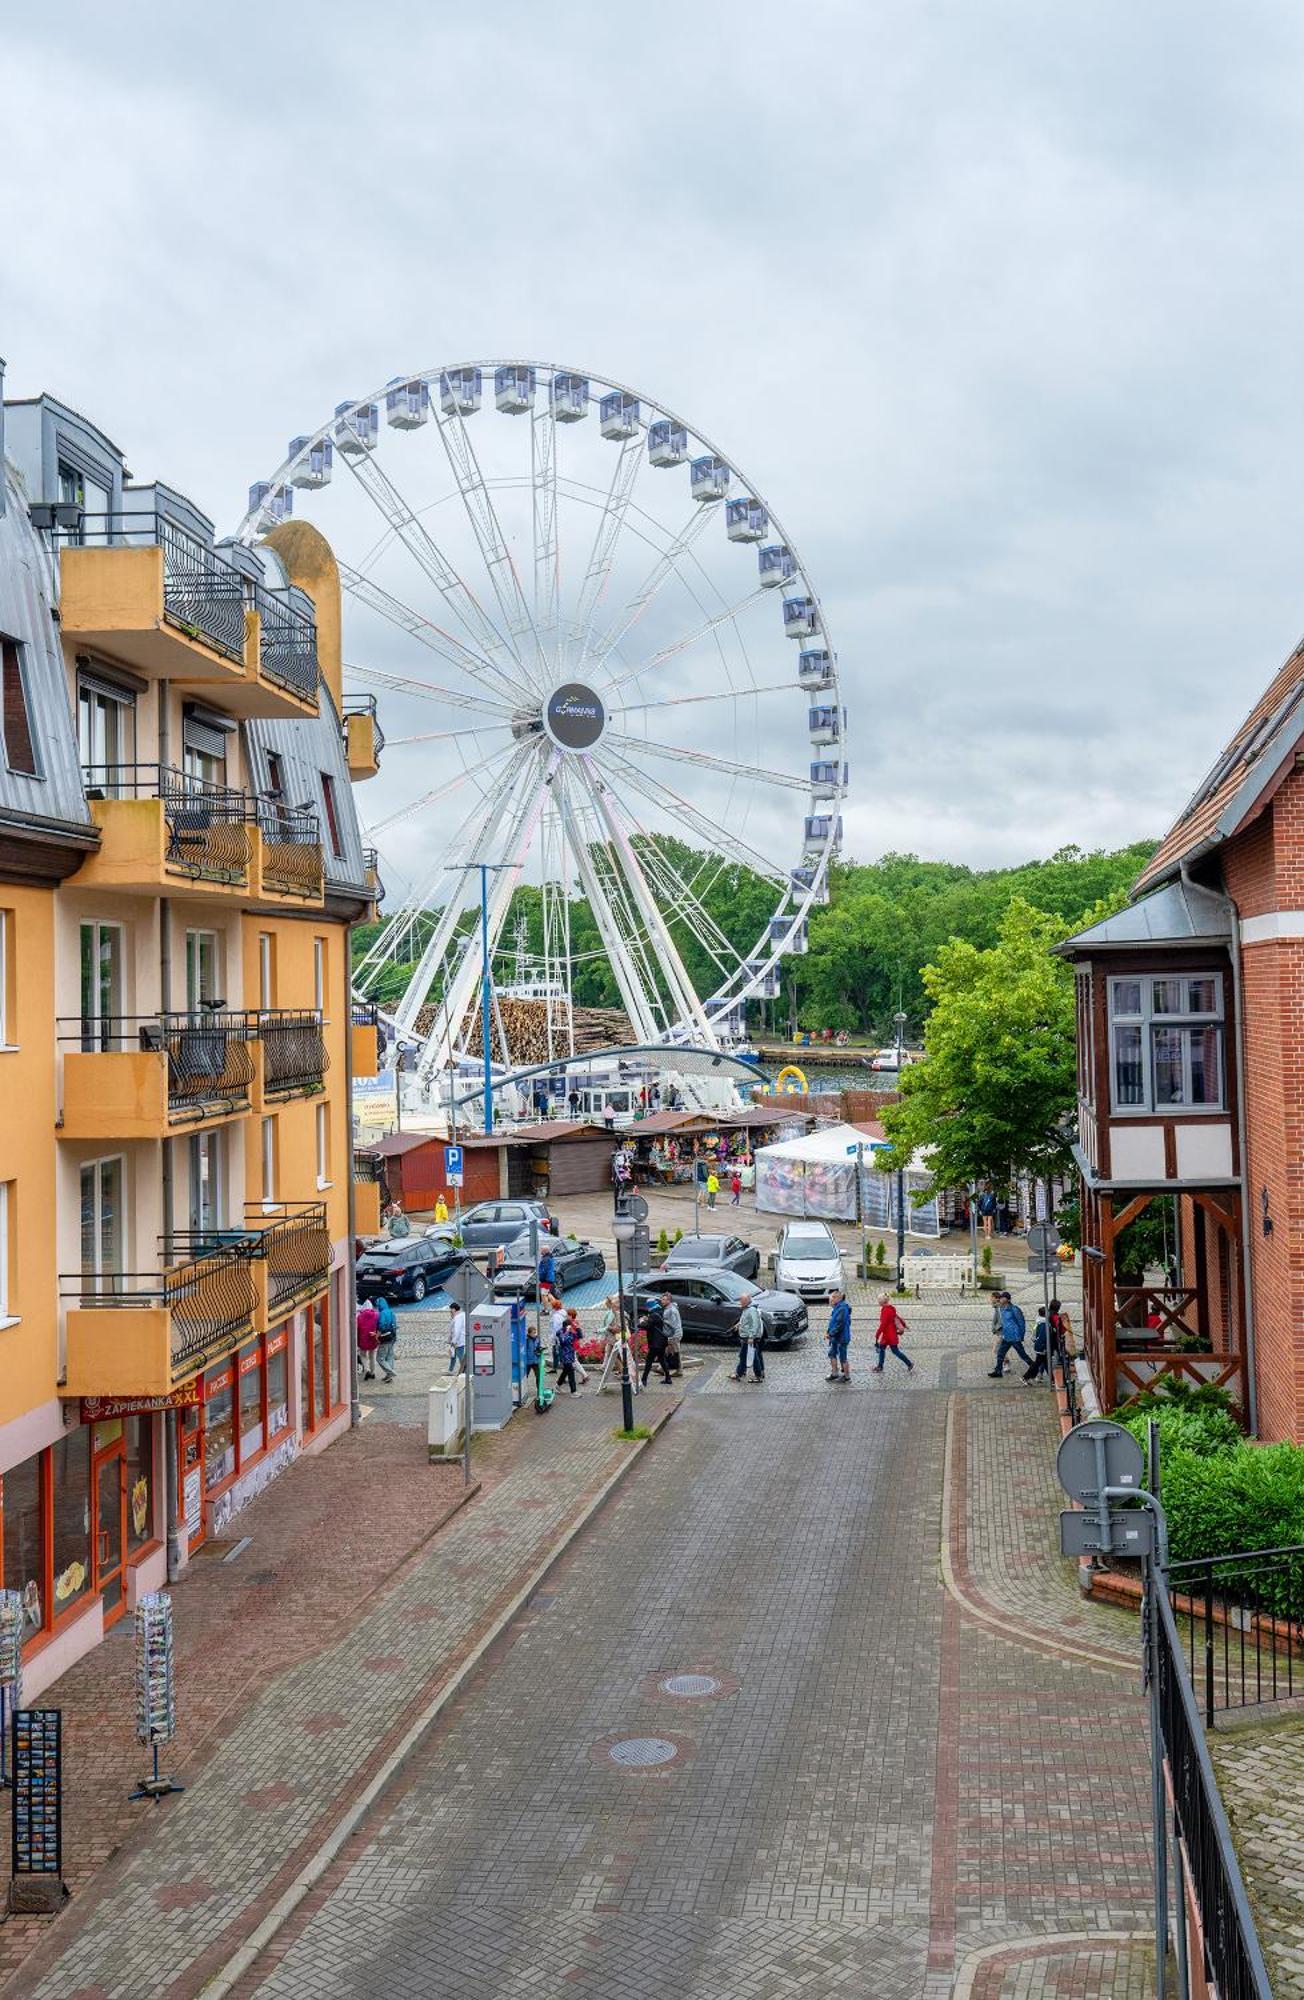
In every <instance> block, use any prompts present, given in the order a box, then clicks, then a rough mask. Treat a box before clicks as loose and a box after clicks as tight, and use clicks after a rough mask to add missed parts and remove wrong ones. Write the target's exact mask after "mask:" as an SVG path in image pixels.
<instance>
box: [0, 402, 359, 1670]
mask: <svg viewBox="0 0 1304 2000" xmlns="http://www.w3.org/2000/svg"><path fill="white" fill-rule="evenodd" d="M2 407H3V433H2V436H0V442H2V443H3V453H2V454H0V456H2V457H3V462H4V486H3V507H2V509H0V655H2V657H0V738H2V742H0V751H2V753H3V754H2V755H0V1100H2V1101H3V1103H4V1104H5V1106H6V1109H7V1114H8V1115H7V1116H6V1117H5V1118H3V1119H0V1572H2V1576H3V1584H4V1586H5V1588H7V1589H11V1590H16V1591H18V1592H20V1593H21V1594H22V1598H23V1603H24V1607H25V1613H26V1621H27V1639H26V1645H25V1654H24V1679H25V1691H26V1693H27V1695H28V1696H29V1697H30V1696H31V1695H34V1694H36V1693H39V1691H40V1689H41V1688H42V1687H44V1686H46V1685H48V1684H49V1682H50V1681H51V1680H53V1679H54V1678H55V1677H56V1676H57V1675H58V1674H59V1673H61V1672H63V1671H64V1669H65V1668H66V1667H67V1666H68V1665H70V1664H71V1662H72V1661H73V1660H75V1659H76V1658H78V1657H79V1656H80V1655H81V1654H82V1653H84V1652H85V1651H87V1650H88V1649H89V1648H90V1647H91V1646H93V1645H95V1644H96V1643H97V1642H98V1640H99V1639H100V1637H101V1636H102V1634H103V1632H104V1630H105V1629H106V1628H107V1627H108V1626H110V1625H111V1624H112V1623H113V1622H114V1621H115V1620H116V1619H117V1618H119V1617H121V1616H122V1615H123V1613H124V1612H125V1611H126V1610H128V1609H129V1608H130V1606H131V1605H132V1604H133V1603H134V1601H135V1599H136V1597H137V1595H138V1594H139V1593H140V1592H141V1591H144V1590H151V1589H156V1588H158V1587H159V1586H160V1585H161V1584H162V1583H163V1582H164V1581H165V1579H166V1578H168V1577H169V1576H171V1577H175V1576H176V1575H178V1574H179V1573H180V1571H181V1570H182V1569H184V1567H185V1564H186V1563H187V1561H188V1560H189V1558H190V1556H191V1555H193V1553H194V1552H195V1550H196V1549H198V1548H199V1547H200V1546H201V1545H202V1543H203V1542H204V1540H205V1539H206V1538H207V1537H209V1536H212V1535H215V1534H217V1533H219V1532H220V1531H221V1530H222V1529H223V1528H224V1527H225V1526H226V1524H227V1522H228V1521H229V1520H230V1519H231V1517H232V1516H233V1515H234V1514H235V1513H236V1512H237V1511H238V1510H239V1508H240V1507H241V1506H243V1505H244V1504H245V1503H246V1502H247V1501H248V1500H249V1499H250V1498H251V1497H252V1496H253V1495H254V1494H255V1493H257V1492H259V1491H261V1490H262V1488H263V1487H264V1486H265V1485H266V1484H267V1483H268V1481H269V1480H270V1479H272V1478H273V1477H275V1475H276V1473H277V1472H278V1471H280V1470H281V1469H282V1468H283V1467H284V1466H285V1465H287V1464H288V1463H289V1462H290V1461H291V1460H292V1459H293V1458H295V1457H296V1456H297V1455H298V1454H299V1453H301V1452H305V1451H317V1450H320V1449H322V1448H323V1447H324V1446H325V1445H326V1444H328V1443H329V1442H330V1441H331V1439H332V1438H333V1437H335V1436H336V1435H338V1433H339V1432H340V1431H342V1430H343V1429H345V1428H346V1427H347V1426H348V1424H349V1422H350V1408H351V1403H352V1400H353V1394H354V1390H353V1377H352V1361H351V1352H352V1343H351V1333H352V1297H351V1293H352V1284H351V1270H352V1257H351V1247H352V1229H353V1215H352V1198H353V1195H352V1146H351V1132H350V1124H351V1119H350V1067H351V1063H354V1062H357V1063H360V1064H361V1065H363V1066H364V1068H365V1066H367V1065H371V1066H372V1067H374V1061H375V1031H374V1028H373V1027H372V1026H371V1025H370V1024H369V1023H368V1022H367V1021H366V1020H359V1021H357V1022H356V1023H355V1021H354V1016H353V1013H352V1011H351V1007H350V998H349V927H350V925H351V924H352V923H354V922H356V921H359V920H360V919H362V918H364V917H366V916H368V915H370V914H371V913H372V911H373V908H374V897H375V894H376V887H377V885H376V877H375V865H374V856H373V855H371V854H369V853H367V852H366V851H365V850H364V849H363V847H362V844H361V840H360V835H359V827H358V820H357V815H356V813H355V810H354V805H353V798H352V789H351V787H352V781H353V780H354V779H355V778H361V777H366V776H369V775H371V774H372V773H373V772H374V770H375V769H376V763H377V754H378V742H379V732H378V730H377V728H376V724H375V717H374V712H373V711H370V710H368V709H367V708H366V707H365V706H364V707H362V708H360V709H359V708H358V707H357V706H356V705H353V712H352V713H346V711H345V703H344V701H343V697H342V688H341V662H340V604H339V581H338V575H337V572H336V569H335V564H334V560H333V558H332V556H331V553H330V550H329V548H328V547H327V545H326V543H325V542H324V541H323V539H322V538H321V536H320V535H318V534H317V533H316V531H315V530H313V529H311V528H309V527H307V526H305V525H303V524H298V523H295V524H291V523H286V524H283V525H282V526H281V527H279V528H277V529H276V530H275V531H274V532H273V534H272V535H271V536H270V537H269V540H268V542H267V543H263V544H260V545H259V546H257V547H256V548H249V547H246V546H243V545H238V544H231V543H218V542H215V540H214V533H213V526H212V523H211V522H210V521H208V520H207V519H206V518H205V516H203V515H202V514H201V513H200V512H199V510H198V509H197V508H196V507H194V506H193V505H192V503H191V502H189V501H188V500H187V499H185V498H184V497H183V496H182V495H180V494H178V493H176V492H173V491H172V490H171V489H170V488H168V487H165V486H163V485H160V484H154V485H139V484H136V483H133V482H132V480H131V477H130V474H129V473H128V472H127V470H126V467H125V465H124V463H123V458H122V454H121V452H120V451H119V450H118V449H117V447H116V446H114V445H113V444H112V443H111V441H110V440H109V439H108V438H107V437H106V436H105V435H104V433H103V432H102V431H100V430H98V429H97V428H96V426H95V425H93V424H92V423H90V422H88V421H87V420H86V419H85V418H83V417H81V416H79V415H78V414H77V413H76V412H75V411H72V410H70V409H68V408H66V407H65V406H64V405H62V404H60V403H58V402H57V401H55V400H54V399H53V398H52V397H49V396H42V397H40V398H37V399H34V400H31V401H26V402H9V403H5V404H3V406H2Z"/></svg>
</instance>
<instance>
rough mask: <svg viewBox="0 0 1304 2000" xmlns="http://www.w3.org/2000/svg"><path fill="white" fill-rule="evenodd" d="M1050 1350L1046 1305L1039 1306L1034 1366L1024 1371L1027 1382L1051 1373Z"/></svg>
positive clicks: (1033, 1352)
mask: <svg viewBox="0 0 1304 2000" xmlns="http://www.w3.org/2000/svg"><path fill="white" fill-rule="evenodd" d="M1049 1352H1050V1327H1049V1324H1048V1323H1047V1319H1046V1307H1045V1306H1038V1308H1037V1324H1036V1326H1034V1327H1033V1329H1032V1355H1033V1359H1032V1366H1031V1367H1030V1368H1025V1369H1024V1371H1023V1379H1024V1381H1025V1382H1035V1381H1036V1380H1037V1377H1038V1376H1039V1375H1048V1374H1049V1373H1050V1363H1049Z"/></svg>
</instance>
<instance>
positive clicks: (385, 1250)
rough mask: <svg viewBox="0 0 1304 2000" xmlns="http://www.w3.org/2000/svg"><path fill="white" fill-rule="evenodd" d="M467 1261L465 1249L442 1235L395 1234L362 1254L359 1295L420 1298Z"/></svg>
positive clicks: (359, 1265)
mask: <svg viewBox="0 0 1304 2000" xmlns="http://www.w3.org/2000/svg"><path fill="white" fill-rule="evenodd" d="M465 1262H466V1259H465V1257H464V1256H463V1254H462V1252H461V1251H460V1250H457V1249H455V1248H454V1247H453V1245H452V1244H451V1243H449V1242H448V1241H446V1240H445V1239H441V1238H440V1237H434V1236H394V1237H391V1238H390V1239H389V1241H388V1242H385V1243H373V1244H372V1245H371V1247H370V1248H369V1249H367V1250H364V1251H363V1253H362V1255H361V1256H360V1257H359V1259H358V1297H359V1298H360V1299H378V1298H387V1299H389V1300H391V1301H398V1300H400V1299H413V1300H420V1299H423V1298H424V1297H425V1295H426V1293H427V1292H433V1291H434V1289H435V1287H436V1286H437V1285H439V1284H441V1283H442V1282H443V1280H444V1279H445V1278H446V1277H448V1276H449V1275H450V1274H451V1273H452V1272H453V1271H455V1270H456V1269H457V1268H458V1266H459V1265H460V1264H464V1263H465Z"/></svg>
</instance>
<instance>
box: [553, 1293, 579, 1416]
mask: <svg viewBox="0 0 1304 2000" xmlns="http://www.w3.org/2000/svg"><path fill="white" fill-rule="evenodd" d="M552 1358H553V1365H554V1367H555V1368H556V1370H557V1380H558V1382H564V1383H565V1384H566V1387H567V1388H568V1389H569V1390H570V1392H571V1394H572V1396H574V1395H577V1394H578V1393H579V1392H578V1390H577V1389H576V1387H575V1334H574V1332H573V1330H572V1327H571V1323H570V1320H569V1319H568V1318H567V1317H566V1314H565V1313H563V1314H562V1315H561V1326H560V1327H559V1328H558V1331H557V1335H556V1338H555V1340H554V1343H553V1356H552Z"/></svg>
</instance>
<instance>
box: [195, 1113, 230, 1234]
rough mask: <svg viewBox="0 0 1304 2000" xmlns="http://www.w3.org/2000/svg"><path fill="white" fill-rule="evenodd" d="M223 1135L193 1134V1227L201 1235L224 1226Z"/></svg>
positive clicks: (214, 1133)
mask: <svg viewBox="0 0 1304 2000" xmlns="http://www.w3.org/2000/svg"><path fill="white" fill-rule="evenodd" d="M222 1137H223V1135H222V1134H221V1133H220V1132H192V1133H191V1135H190V1227H191V1228H192V1229H193V1230H195V1231H196V1232H197V1233H198V1234H200V1235H208V1234H210V1233H211V1232H212V1231H213V1230H215V1229H220V1228H221V1226H222Z"/></svg>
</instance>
